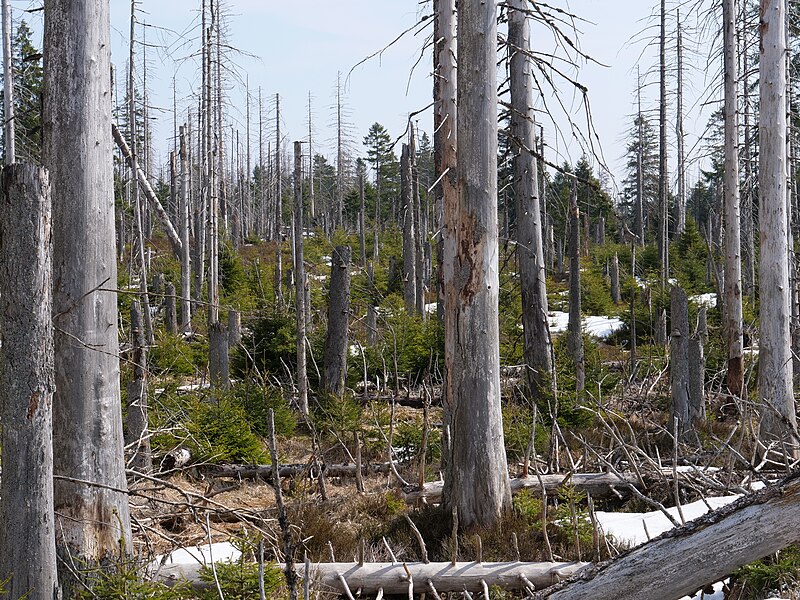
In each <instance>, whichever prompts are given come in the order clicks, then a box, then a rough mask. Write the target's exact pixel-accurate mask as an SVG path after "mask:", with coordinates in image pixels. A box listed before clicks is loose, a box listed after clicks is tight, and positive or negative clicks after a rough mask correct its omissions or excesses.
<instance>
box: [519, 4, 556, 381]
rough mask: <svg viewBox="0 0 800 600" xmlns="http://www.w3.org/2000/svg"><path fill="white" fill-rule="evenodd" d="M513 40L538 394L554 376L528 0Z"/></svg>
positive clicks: (531, 360) (526, 281)
mask: <svg viewBox="0 0 800 600" xmlns="http://www.w3.org/2000/svg"><path fill="white" fill-rule="evenodd" d="M509 6H510V8H511V10H510V11H509V13H508V19H509V22H508V42H509V44H510V46H511V49H512V55H511V106H512V110H511V135H512V144H513V145H514V146H515V155H514V159H513V160H514V196H515V197H516V200H517V260H518V261H519V278H520V288H521V291H522V330H523V335H524V338H525V341H524V343H525V345H524V354H525V363H526V366H527V382H528V386H529V388H530V391H531V393H532V394H533V395H534V397H541V395H542V394H543V393H544V392H546V391H547V387H548V385H547V384H548V382H550V381H552V378H553V363H552V360H551V354H552V352H551V350H552V349H551V345H550V331H549V326H548V322H547V287H546V285H545V270H544V251H543V244H542V220H541V207H540V204H539V174H538V165H537V164H536V159H535V158H534V156H533V150H534V149H535V148H536V135H535V124H534V122H533V120H534V113H533V105H534V101H533V95H534V88H535V86H536V84H535V82H534V79H533V71H532V69H533V65H532V64H531V63H532V61H531V59H530V53H531V43H530V41H531V40H530V35H531V33H530V24H529V22H528V19H527V11H528V3H527V2H526V0H511V2H510V5H509Z"/></svg>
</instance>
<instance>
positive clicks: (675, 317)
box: [668, 285, 691, 436]
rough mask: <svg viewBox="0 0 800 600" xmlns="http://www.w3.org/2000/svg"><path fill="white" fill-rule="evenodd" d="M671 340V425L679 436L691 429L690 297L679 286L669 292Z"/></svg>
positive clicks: (669, 428)
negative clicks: (674, 426) (676, 426)
mask: <svg viewBox="0 0 800 600" xmlns="http://www.w3.org/2000/svg"><path fill="white" fill-rule="evenodd" d="M670 320H671V326H670V329H671V333H670V337H669V373H670V397H671V398H672V404H671V407H672V408H671V412H670V417H671V420H670V426H669V427H668V430H670V431H671V430H672V423H673V422H674V421H675V420H677V422H678V435H681V436H682V435H683V434H684V433H686V432H687V431H688V430H689V429H691V425H690V421H689V298H688V297H687V296H686V292H684V291H683V289H682V288H681V287H679V286H677V285H675V286H673V287H672V290H670Z"/></svg>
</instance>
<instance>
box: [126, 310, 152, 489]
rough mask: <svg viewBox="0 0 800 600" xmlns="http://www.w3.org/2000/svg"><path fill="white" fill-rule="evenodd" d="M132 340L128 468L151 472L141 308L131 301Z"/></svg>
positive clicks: (129, 385)
mask: <svg viewBox="0 0 800 600" xmlns="http://www.w3.org/2000/svg"><path fill="white" fill-rule="evenodd" d="M131 338H132V339H131V341H132V345H133V352H132V355H131V363H132V364H133V379H132V380H131V381H130V382H129V383H128V386H127V387H128V390H127V391H128V419H127V422H126V427H125V445H126V446H128V447H131V448H132V449H133V458H132V459H131V460H130V462H129V465H130V467H131V468H132V469H134V470H135V471H139V472H140V473H150V472H151V471H152V470H153V464H152V460H151V455H150V432H149V431H148V427H147V344H146V340H145V334H144V322H143V319H142V305H141V304H140V303H139V301H138V300H134V301H133V302H131Z"/></svg>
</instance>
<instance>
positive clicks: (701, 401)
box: [689, 335, 706, 429]
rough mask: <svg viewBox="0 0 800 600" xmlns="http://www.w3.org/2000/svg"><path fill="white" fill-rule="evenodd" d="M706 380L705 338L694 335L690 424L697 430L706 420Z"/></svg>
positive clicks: (690, 388)
mask: <svg viewBox="0 0 800 600" xmlns="http://www.w3.org/2000/svg"><path fill="white" fill-rule="evenodd" d="M705 379H706V357H705V354H704V352H703V337H702V336H701V335H693V336H692V337H691V338H690V339H689V422H690V423H691V424H692V427H694V428H695V429H697V428H698V427H699V426H700V424H701V423H703V422H705V420H706V404H705Z"/></svg>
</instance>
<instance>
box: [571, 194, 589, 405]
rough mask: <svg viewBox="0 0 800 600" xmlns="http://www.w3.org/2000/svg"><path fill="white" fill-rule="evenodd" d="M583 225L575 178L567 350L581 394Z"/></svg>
mask: <svg viewBox="0 0 800 600" xmlns="http://www.w3.org/2000/svg"><path fill="white" fill-rule="evenodd" d="M580 252H581V226H580V211H579V210H578V184H577V182H576V181H574V180H573V182H572V193H571V194H570V201H569V323H568V325H567V352H569V355H570V357H571V358H572V362H573V363H574V364H575V390H576V392H577V393H578V396H580V395H581V394H582V393H583V390H584V388H585V372H586V367H585V365H584V357H583V332H582V331H581V256H580Z"/></svg>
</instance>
